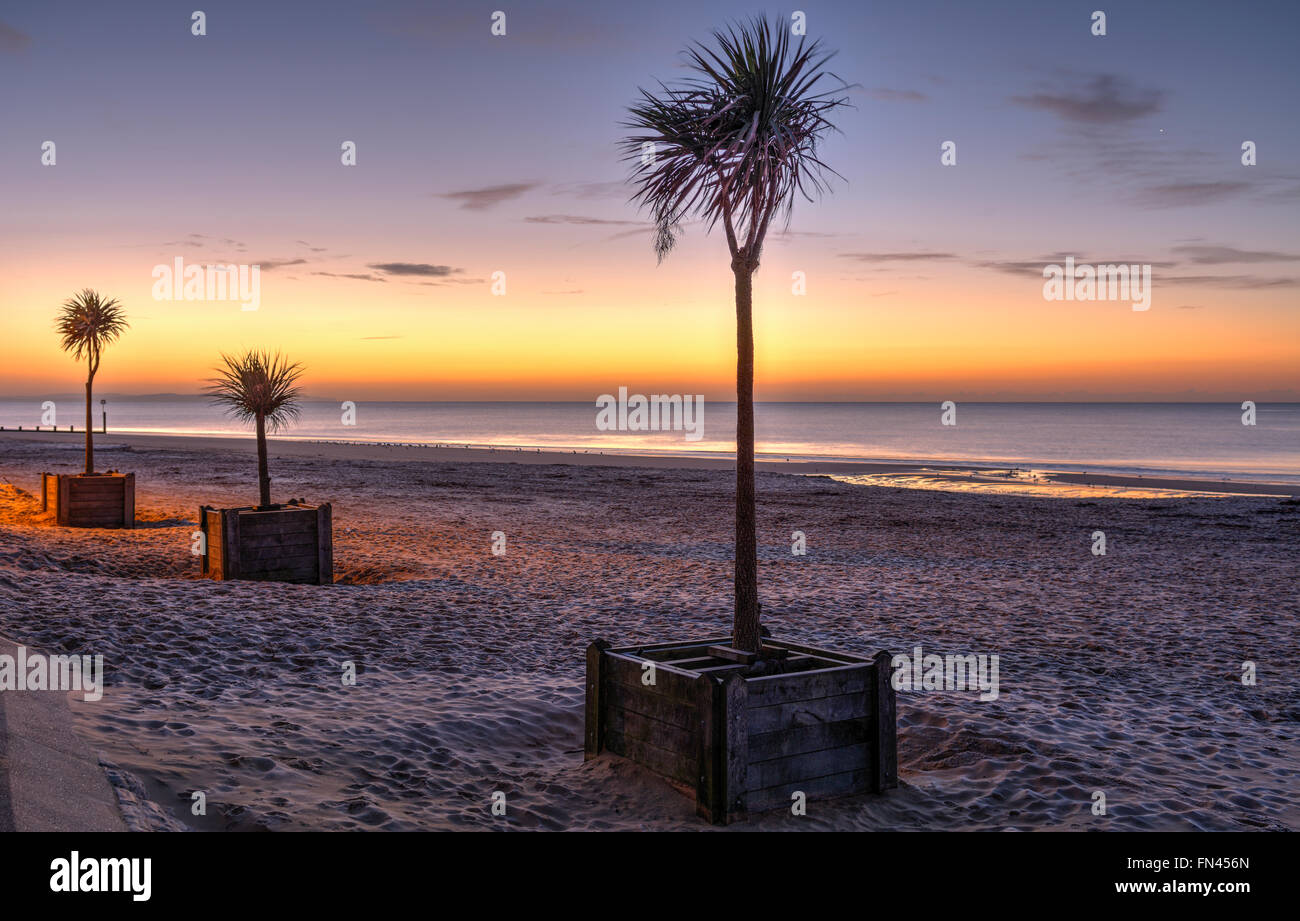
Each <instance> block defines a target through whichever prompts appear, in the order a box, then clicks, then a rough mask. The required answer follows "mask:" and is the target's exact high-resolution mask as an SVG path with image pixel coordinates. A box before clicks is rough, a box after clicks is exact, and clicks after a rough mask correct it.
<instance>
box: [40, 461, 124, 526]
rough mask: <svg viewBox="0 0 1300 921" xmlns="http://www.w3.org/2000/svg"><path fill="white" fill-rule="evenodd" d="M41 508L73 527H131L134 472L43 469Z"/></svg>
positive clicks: (56, 519)
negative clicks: (47, 470) (58, 471)
mask: <svg viewBox="0 0 1300 921" xmlns="http://www.w3.org/2000/svg"><path fill="white" fill-rule="evenodd" d="M41 511H45V512H49V511H52V512H54V520H55V522H56V523H58V524H61V525H68V526H69V527H74V528H134V527H135V474H134V473H93V474H90V475H89V476H87V475H86V474H84V473H42V474H41Z"/></svg>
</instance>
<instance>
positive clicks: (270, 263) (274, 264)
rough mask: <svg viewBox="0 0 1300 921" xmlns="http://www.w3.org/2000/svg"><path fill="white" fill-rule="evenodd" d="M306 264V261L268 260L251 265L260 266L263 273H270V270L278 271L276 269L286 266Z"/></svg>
mask: <svg viewBox="0 0 1300 921" xmlns="http://www.w3.org/2000/svg"><path fill="white" fill-rule="evenodd" d="M306 262H307V260H306V259H280V260H275V259H268V260H265V261H262V262H256V263H253V264H254V265H258V266H261V267H262V271H263V272H269V271H271V270H272V269H278V268H280V267H281V266H286V265H305V264H306Z"/></svg>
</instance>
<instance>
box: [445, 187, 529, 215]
mask: <svg viewBox="0 0 1300 921" xmlns="http://www.w3.org/2000/svg"><path fill="white" fill-rule="evenodd" d="M539 185H541V183H539V182H509V183H505V184H504V185H494V186H488V187H486V188H483V189H462V190H461V191H459V192H439V193H436V194H437V197H438V198H446V199H449V200H451V201H458V202H460V207H461V210H462V211H486V210H487V209H489V208H493V207H495V206H497V205H499V204H501V203H502V202H503V201H509V200H511V199H512V198H518V197H519V196H520V195H523V194H524V193H526V192H530V191H532V190H533V189H535V188H537V187H538V186H539Z"/></svg>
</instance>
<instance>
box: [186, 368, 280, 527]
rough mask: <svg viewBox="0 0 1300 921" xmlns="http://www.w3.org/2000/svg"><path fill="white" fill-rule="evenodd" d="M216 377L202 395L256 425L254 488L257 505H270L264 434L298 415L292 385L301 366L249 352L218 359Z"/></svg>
mask: <svg viewBox="0 0 1300 921" xmlns="http://www.w3.org/2000/svg"><path fill="white" fill-rule="evenodd" d="M215 371H216V374H217V376H216V377H214V378H211V379H210V380H209V381H208V387H207V388H206V392H207V394H208V395H209V396H211V397H212V402H213V403H215V404H217V405H219V406H224V407H225V409H226V412H227V413H229V414H230V415H232V416H234V417H236V418H237V419H241V420H243V421H245V422H247V421H250V420H251V421H252V422H254V423H255V424H256V426H257V486H258V496H259V505H260V507H261V508H266V507H267V506H269V505H270V504H271V475H270V474H269V473H268V472H267V468H266V432H267V429H268V428H269V429H270V430H271V431H272V432H276V431H279V430H280V428H281V427H282V426H284V425H287V424H288V423H289V422H292V421H294V420H296V419H297V418H298V416H299V414H300V410H299V408H298V401H299V400H300V399H301V398H302V391H301V390H300V389H299V388H298V387H297V386H295V385H296V384H297V382H298V376H299V375H301V374H302V371H303V368H302V365H300V364H298V363H297V362H293V363H290V362H289V360H288V359H287V358H285V357H284V356H282V355H281V354H280V353H279V352H276V353H274V354H271V353H268V352H259V351H257V350H256V349H250V350H248V351H247V352H245V353H244V354H243V355H234V356H232V355H226V354H222V356H221V367H218V368H216V369H215Z"/></svg>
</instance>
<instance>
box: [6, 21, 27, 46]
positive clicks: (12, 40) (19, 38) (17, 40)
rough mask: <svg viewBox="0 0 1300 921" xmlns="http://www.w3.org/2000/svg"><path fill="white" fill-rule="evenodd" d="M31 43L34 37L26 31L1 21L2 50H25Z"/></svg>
mask: <svg viewBox="0 0 1300 921" xmlns="http://www.w3.org/2000/svg"><path fill="white" fill-rule="evenodd" d="M31 43H32V37H31V36H30V35H28V34H27V33H26V32H20V31H19V30H18V29H15V28H14V27H13V26H11V25H7V24H6V23H3V22H0V51H24V50H26V49H27V47H28V46H29V45H31Z"/></svg>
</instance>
